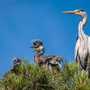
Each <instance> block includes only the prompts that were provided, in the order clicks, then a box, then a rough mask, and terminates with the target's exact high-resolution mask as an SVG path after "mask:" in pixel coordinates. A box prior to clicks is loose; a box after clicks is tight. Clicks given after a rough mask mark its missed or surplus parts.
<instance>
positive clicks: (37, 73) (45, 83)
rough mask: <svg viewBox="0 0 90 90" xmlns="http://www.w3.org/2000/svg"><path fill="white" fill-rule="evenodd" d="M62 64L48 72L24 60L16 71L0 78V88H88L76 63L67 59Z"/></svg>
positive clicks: (5, 89)
mask: <svg viewBox="0 0 90 90" xmlns="http://www.w3.org/2000/svg"><path fill="white" fill-rule="evenodd" d="M62 66H63V67H62V68H60V70H58V71H57V69H56V68H57V67H56V68H53V71H52V72H49V71H48V70H47V68H46V67H43V66H41V67H39V66H38V65H33V64H32V63H29V62H27V61H24V63H22V64H20V65H19V66H18V67H16V68H15V70H16V71H17V72H13V71H8V72H6V74H5V75H4V77H3V78H1V79H0V90H89V88H90V80H89V79H88V78H87V73H86V72H84V73H83V75H82V72H77V71H78V65H77V64H73V63H68V62H67V61H65V62H63V64H62Z"/></svg>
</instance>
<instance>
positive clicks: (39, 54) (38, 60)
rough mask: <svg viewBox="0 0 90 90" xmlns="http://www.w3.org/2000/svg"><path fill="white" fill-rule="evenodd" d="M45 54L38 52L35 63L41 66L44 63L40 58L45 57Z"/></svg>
mask: <svg viewBox="0 0 90 90" xmlns="http://www.w3.org/2000/svg"><path fill="white" fill-rule="evenodd" d="M43 53H44V51H40V52H38V53H37V54H36V55H35V56H34V61H35V62H36V63H37V64H39V63H41V62H42V61H41V59H40V57H41V56H42V55H43Z"/></svg>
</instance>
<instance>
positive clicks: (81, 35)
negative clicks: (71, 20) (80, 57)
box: [79, 15, 87, 40]
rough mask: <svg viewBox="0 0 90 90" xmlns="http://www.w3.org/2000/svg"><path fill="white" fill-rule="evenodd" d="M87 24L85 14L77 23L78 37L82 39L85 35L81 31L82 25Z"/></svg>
mask: <svg viewBox="0 0 90 90" xmlns="http://www.w3.org/2000/svg"><path fill="white" fill-rule="evenodd" d="M86 24H87V15H85V16H84V17H83V20H82V21H81V22H80V23H79V38H80V39H81V40H83V39H84V38H85V37H86V35H85V33H84V31H83V27H84V26H85V25H86Z"/></svg>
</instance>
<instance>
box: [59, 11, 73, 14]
mask: <svg viewBox="0 0 90 90" xmlns="http://www.w3.org/2000/svg"><path fill="white" fill-rule="evenodd" d="M61 13H67V14H75V12H74V11H65V12H61Z"/></svg>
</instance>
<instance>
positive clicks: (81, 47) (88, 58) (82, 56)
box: [62, 9, 90, 78]
mask: <svg viewBox="0 0 90 90" xmlns="http://www.w3.org/2000/svg"><path fill="white" fill-rule="evenodd" d="M62 13H67V14H74V15H77V16H80V17H82V18H83V20H82V21H81V22H80V23H79V25H78V39H77V42H76V46H75V61H76V62H78V64H79V68H78V70H81V71H83V70H84V71H87V73H88V77H89V78H90V37H89V36H88V35H86V34H85V33H84V31H83V27H84V26H85V25H86V24H87V14H86V12H85V11H84V10H82V9H78V10H74V11H65V12H62Z"/></svg>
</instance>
